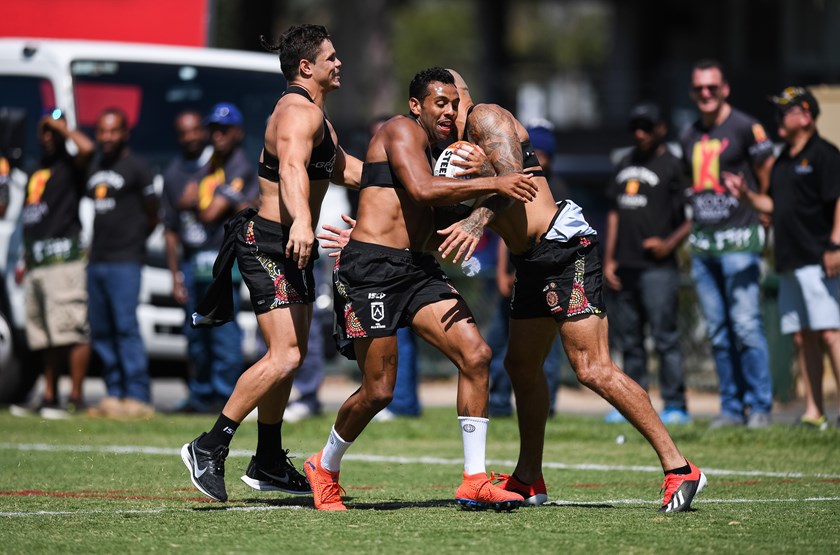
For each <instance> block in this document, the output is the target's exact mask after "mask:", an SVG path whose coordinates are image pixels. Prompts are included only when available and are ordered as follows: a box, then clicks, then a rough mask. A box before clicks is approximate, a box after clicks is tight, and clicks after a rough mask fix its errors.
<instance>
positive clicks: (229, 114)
mask: <svg viewBox="0 0 840 555" xmlns="http://www.w3.org/2000/svg"><path fill="white" fill-rule="evenodd" d="M243 122H244V120H243V119H242V112H240V111H239V108H237V107H236V106H235V105H234V104H231V103H230V102H220V103H218V104H216V105H215V106H213V109H212V110H210V115H209V116H207V117H206V118H204V125H210V124H211V123H216V124H219V125H242V123H243Z"/></svg>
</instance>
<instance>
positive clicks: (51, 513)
mask: <svg viewBox="0 0 840 555" xmlns="http://www.w3.org/2000/svg"><path fill="white" fill-rule="evenodd" d="M305 508H306V507H304V506H303V505H284V506H276V505H269V506H262V507H225V508H224V509H223V510H224V511H240V512H250V511H274V510H288V509H294V510H297V509H305ZM194 510H195V509H192V508H185V507H180V508H176V507H173V508H169V509H125V510H123V509H117V510H113V509H83V510H80V511H30V512H26V511H17V512H0V517H4V516H7V517H20V516H77V515H95V514H102V513H106V514H132V515H137V514H140V515H154V514H160V513H178V512H186V511H190V512H192V511H194Z"/></svg>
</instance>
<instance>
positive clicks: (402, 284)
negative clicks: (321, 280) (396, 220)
mask: <svg viewBox="0 0 840 555" xmlns="http://www.w3.org/2000/svg"><path fill="white" fill-rule="evenodd" d="M333 288H334V292H335V295H334V298H335V303H334V309H335V314H336V318H337V326H336V327H337V330H336V332H337V335H338V338H337V340H341V339H345V340H348V341H349V340H353V339H359V338H362V337H389V336H392V335H395V334H396V333H397V328H401V327H406V326H408V325H410V323H411V319H412V318H413V317H414V315H415V314H416V313H417V311H418V310H420V309H421V308H422V307H424V306H425V305H427V304H431V303H435V302H438V301H442V300H445V299H459V298H461V295H460V294H459V293H458V291H457V290H456V289H455V287H454V286H453V285H452V282H451V281H450V280H449V278H448V277H447V276H446V274H445V273H444V271H443V270H442V269H441V267H440V265H439V264H438V262H437V260H435V257H434V256H433V255H431V254H428V253H418V252H411V251H408V250H401V249H394V248H391V247H384V246H381V245H374V244H371V243H364V242H362V241H354V240H352V239H351V240H350V242H349V243H347V246H345V247H344V248H343V249H342V250H341V254H340V255H339V257H338V259H337V260H336V263H335V268H334V270H333Z"/></svg>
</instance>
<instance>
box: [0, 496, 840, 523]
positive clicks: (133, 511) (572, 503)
mask: <svg viewBox="0 0 840 555" xmlns="http://www.w3.org/2000/svg"><path fill="white" fill-rule="evenodd" d="M817 502H840V497H803V498H801V499H797V498H788V499H781V498H780V499H701V498H699V497H698V498H695V499H694V501H693V502H692V504H694V505H696V504H698V503H702V504H709V505H714V504H725V503H768V504H769V503H817ZM655 504H656V500H650V499H606V500H604V501H566V500H562V499H558V500H556V501H549V502H547V503H546V505H550V506H558V507H563V506H600V505H652V506H653V505H655ZM299 509H311V507H308V506H304V505H285V506H276V505H266V506H258V507H254V506H247V507H237V506H226V507H224V508H223V509H222V510H223V511H225V512H252V511H274V510H283V511H286V510H299ZM522 510H524V511H529V510H536V509H530V508H525V509H522ZM192 511H195V509H194V508H191V507H171V508H167V509H81V510H78V511H1V512H0V518H2V517H6V518H19V517H38V516H83V515H95V514H109V515H117V514H133V515H156V514H163V513H179V512H192Z"/></svg>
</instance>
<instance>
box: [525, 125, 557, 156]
mask: <svg viewBox="0 0 840 555" xmlns="http://www.w3.org/2000/svg"><path fill="white" fill-rule="evenodd" d="M528 137H530V138H531V146H532V147H534V149H536V150H542V151H543V152H545V153H546V154H548V155H549V156H554V153H555V151H556V149H557V147H556V145H555V142H554V131H552V130H551V129H550V128H549V127H548V126H547V125H535V126H533V127H529V128H528Z"/></svg>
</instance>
